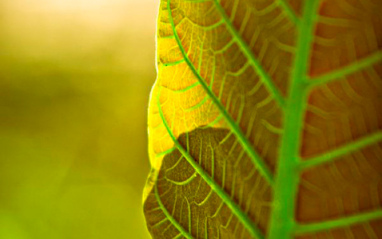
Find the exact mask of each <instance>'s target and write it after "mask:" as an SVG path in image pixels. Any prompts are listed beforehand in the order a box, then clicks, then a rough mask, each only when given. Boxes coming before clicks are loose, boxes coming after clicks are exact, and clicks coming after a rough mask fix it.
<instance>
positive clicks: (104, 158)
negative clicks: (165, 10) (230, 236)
mask: <svg viewBox="0 0 382 239" xmlns="http://www.w3.org/2000/svg"><path fill="white" fill-rule="evenodd" d="M157 8H158V0H1V1H0V238H1V239H45V238H49V239H76V238H78V239H80V238H81V239H85V238H86V239H98V238H100V239H109V238H113V239H118V238H134V239H135V238H149V235H148V233H147V230H146V227H145V222H144V217H143V212H142V190H143V187H144V184H145V181H146V177H147V175H148V173H149V160H148V156H147V134H146V132H147V131H146V117H147V110H146V109H147V104H148V97H149V92H150V89H151V86H152V84H153V82H154V80H155V60H154V56H155V54H154V50H155V49H154V47H155V41H154V38H155V37H154V33H155V20H156V14H157Z"/></svg>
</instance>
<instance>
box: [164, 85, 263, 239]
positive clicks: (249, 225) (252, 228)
mask: <svg viewBox="0 0 382 239" xmlns="http://www.w3.org/2000/svg"><path fill="white" fill-rule="evenodd" d="M159 96H160V91H158V97H157V106H158V111H159V115H160V117H161V119H162V122H163V124H164V126H165V128H166V130H167V132H168V134H169V135H170V137H171V139H172V141H173V142H174V144H175V146H176V148H177V149H178V150H179V152H180V153H181V154H182V155H183V156H184V157H185V158H186V160H187V162H188V163H189V164H190V165H191V166H192V167H193V168H194V169H195V171H196V172H197V173H198V174H199V175H200V176H201V177H202V178H203V180H204V181H205V182H206V183H207V184H208V185H209V186H210V187H211V189H212V190H214V192H215V193H216V194H217V195H218V196H219V197H220V198H221V199H222V201H223V202H224V203H225V204H226V205H227V206H228V207H229V208H230V209H231V211H232V213H233V214H235V216H236V217H237V218H238V219H239V221H240V222H241V223H242V224H243V226H244V227H245V228H246V229H247V230H248V232H249V233H250V234H251V235H252V236H253V237H255V238H258V239H264V236H263V235H262V233H261V231H260V230H259V229H258V228H257V227H256V225H254V224H253V222H252V220H251V219H250V218H249V217H248V215H247V214H246V213H245V212H243V211H242V210H241V208H240V207H239V206H238V205H237V204H236V203H235V202H234V201H233V200H232V198H231V197H230V196H229V195H228V194H227V193H226V192H225V191H224V189H223V188H222V187H220V185H219V184H218V183H216V182H215V180H214V179H213V178H211V177H210V175H208V173H207V172H206V171H204V169H203V168H202V166H201V165H199V164H198V163H197V161H195V159H194V158H193V157H192V156H191V155H190V154H189V153H188V151H187V150H186V149H185V148H184V147H183V146H182V145H181V144H180V142H179V141H178V140H177V138H176V137H175V135H174V134H173V132H172V130H171V127H170V126H169V125H168V123H167V120H166V118H165V117H164V115H163V110H162V107H161V104H160V101H159Z"/></svg>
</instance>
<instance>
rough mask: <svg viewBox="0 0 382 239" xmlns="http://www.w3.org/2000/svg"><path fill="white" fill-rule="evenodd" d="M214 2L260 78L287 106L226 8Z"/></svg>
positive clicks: (277, 98)
mask: <svg viewBox="0 0 382 239" xmlns="http://www.w3.org/2000/svg"><path fill="white" fill-rule="evenodd" d="M214 3H215V5H216V8H217V9H218V11H219V12H220V14H221V16H222V18H223V19H224V21H225V23H226V25H227V28H228V30H229V32H230V33H231V34H232V36H233V38H234V39H235V40H236V42H237V43H238V44H239V46H240V47H241V49H242V50H243V53H244V54H245V56H246V57H247V58H248V59H249V61H250V62H251V64H252V65H253V67H254V68H255V70H256V72H257V74H259V76H260V79H261V80H262V81H263V83H264V85H265V86H266V87H267V88H268V90H269V91H270V92H271V94H273V96H274V97H275V100H276V101H277V103H278V104H279V105H280V106H281V107H284V106H285V101H284V98H283V96H282V95H281V93H280V92H279V90H278V89H277V87H276V86H275V85H274V84H273V82H272V79H271V77H270V76H269V75H268V73H267V72H266V71H265V70H264V68H263V67H262V65H261V64H260V62H259V61H258V60H257V59H256V57H255V55H254V54H253V52H252V50H251V49H250V48H249V46H248V44H247V43H246V42H245V40H244V39H243V38H242V37H241V36H240V34H239V33H238V32H237V30H236V28H235V26H234V25H233V23H232V22H231V20H230V19H229V17H228V15H227V14H226V12H225V10H224V8H223V7H222V6H221V5H220V3H219V2H218V0H214Z"/></svg>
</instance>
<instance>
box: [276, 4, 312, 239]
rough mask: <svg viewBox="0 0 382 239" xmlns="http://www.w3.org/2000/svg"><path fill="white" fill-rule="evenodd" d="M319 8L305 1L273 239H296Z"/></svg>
mask: <svg viewBox="0 0 382 239" xmlns="http://www.w3.org/2000/svg"><path fill="white" fill-rule="evenodd" d="M317 8H318V0H309V1H305V6H304V13H303V19H302V20H301V22H300V25H299V28H298V38H297V52H296V56H295V60H294V67H293V69H294V70H293V72H292V81H291V87H290V97H289V99H288V102H287V109H286V111H285V121H284V134H283V136H282V138H281V148H280V151H279V160H278V165H277V175H276V178H275V189H274V201H273V210H272V215H271V221H270V230H269V232H270V234H269V238H270V239H281V238H288V239H289V238H292V231H293V228H294V224H295V221H294V218H295V216H294V213H295V203H296V202H295V198H296V197H295V196H296V194H297V185H298V181H299V174H298V173H297V170H296V166H297V164H298V158H299V150H300V146H301V145H300V144H301V129H302V124H303V118H304V112H305V108H306V97H307V96H306V87H305V86H306V85H305V84H304V76H305V75H306V72H307V68H308V62H309V56H310V52H311V44H312V39H313V28H314V21H315V18H316V11H317Z"/></svg>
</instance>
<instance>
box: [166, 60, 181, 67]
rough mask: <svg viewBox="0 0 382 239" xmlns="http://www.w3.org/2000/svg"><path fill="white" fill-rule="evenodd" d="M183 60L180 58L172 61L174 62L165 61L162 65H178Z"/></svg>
mask: <svg viewBox="0 0 382 239" xmlns="http://www.w3.org/2000/svg"><path fill="white" fill-rule="evenodd" d="M183 62H184V59H180V60H178V61H174V62H166V63H163V65H164V66H176V65H179V64H180V63H183Z"/></svg>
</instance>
